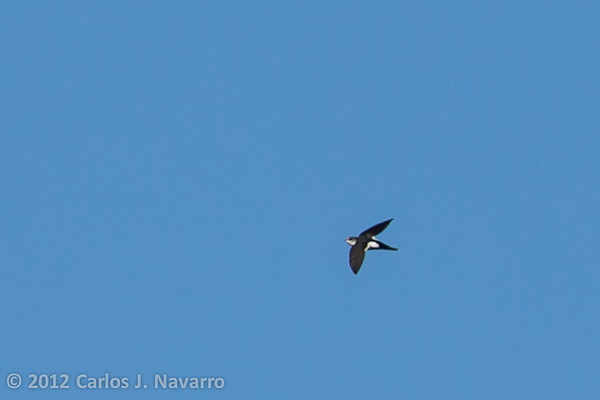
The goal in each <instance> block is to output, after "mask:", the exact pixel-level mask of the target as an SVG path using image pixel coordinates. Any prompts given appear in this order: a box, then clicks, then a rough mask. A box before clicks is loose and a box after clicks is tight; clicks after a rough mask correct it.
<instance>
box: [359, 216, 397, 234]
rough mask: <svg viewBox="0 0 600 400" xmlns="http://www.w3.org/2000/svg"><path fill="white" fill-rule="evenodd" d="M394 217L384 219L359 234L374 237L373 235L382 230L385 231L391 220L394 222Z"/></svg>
mask: <svg viewBox="0 0 600 400" xmlns="http://www.w3.org/2000/svg"><path fill="white" fill-rule="evenodd" d="M393 219H394V218H390V219H388V220H387V221H383V222H380V223H379V224H377V225H373V226H372V227H370V228H369V229H367V230H366V231H364V232H361V234H360V235H359V236H366V237H369V238H372V237H373V236H376V235H379V234H380V233H381V232H383V230H384V229H385V228H387V226H388V225H389V224H390V222H392V220H393Z"/></svg>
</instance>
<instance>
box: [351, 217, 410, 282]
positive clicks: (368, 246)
mask: <svg viewBox="0 0 600 400" xmlns="http://www.w3.org/2000/svg"><path fill="white" fill-rule="evenodd" d="M392 219H393V218H391V219H388V220H387V221H383V222H381V223H379V224H377V225H373V226H372V227H370V228H369V229H367V230H366V231H364V232H361V234H360V235H358V237H356V236H350V237H347V238H346V243H348V244H349V245H350V246H352V248H351V249H350V268H352V272H354V274H358V270H359V269H360V267H361V265H362V263H363V260H364V259H365V253H366V252H367V250H394V251H396V250H398V249H396V248H394V247H391V246H388V245H387V244H385V243H383V242H380V241H379V240H377V238H375V235H379V234H380V233H381V232H383V230H384V229H385V228H387V226H388V225H389V224H390V222H392Z"/></svg>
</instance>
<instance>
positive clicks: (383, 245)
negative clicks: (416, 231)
mask: <svg viewBox="0 0 600 400" xmlns="http://www.w3.org/2000/svg"><path fill="white" fill-rule="evenodd" d="M376 242H377V244H379V247H373V248H371V250H394V251H398V249H397V248H395V247H392V246H388V245H387V244H385V243H383V242H380V241H379V240H376Z"/></svg>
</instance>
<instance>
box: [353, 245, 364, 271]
mask: <svg viewBox="0 0 600 400" xmlns="http://www.w3.org/2000/svg"><path fill="white" fill-rule="evenodd" d="M364 259H365V244H364V243H362V242H361V241H357V242H356V244H355V245H354V246H352V248H351V249H350V268H352V272H354V274H355V275H356V274H358V270H359V269H360V267H361V265H362V263H363V260H364Z"/></svg>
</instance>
